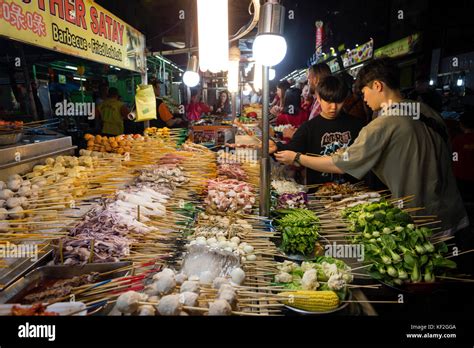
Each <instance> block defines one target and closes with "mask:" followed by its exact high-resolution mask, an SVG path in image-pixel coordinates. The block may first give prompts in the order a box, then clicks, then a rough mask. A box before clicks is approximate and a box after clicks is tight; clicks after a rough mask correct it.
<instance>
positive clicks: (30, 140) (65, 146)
mask: <svg viewBox="0 0 474 348" xmlns="http://www.w3.org/2000/svg"><path fill="white" fill-rule="evenodd" d="M76 148H77V146H73V145H72V138H71V137H65V136H62V135H59V134H55V135H52V136H51V135H32V136H26V137H25V138H24V139H23V140H22V141H21V142H20V143H17V144H14V145H7V146H1V147H0V180H6V179H7V178H8V176H10V175H12V174H23V173H27V172H29V171H31V169H32V168H33V167H34V166H35V165H36V164H38V163H39V162H40V161H42V160H44V159H45V158H47V157H55V156H59V155H73V154H74V151H75V150H76Z"/></svg>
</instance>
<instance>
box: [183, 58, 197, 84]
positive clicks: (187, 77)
mask: <svg viewBox="0 0 474 348" xmlns="http://www.w3.org/2000/svg"><path fill="white" fill-rule="evenodd" d="M199 81H200V77H199V72H198V59H197V57H196V56H191V57H190V58H189V62H188V68H187V69H186V72H185V73H184V75H183V82H184V84H185V85H186V86H188V87H191V88H192V87H196V86H197V85H198V84H199Z"/></svg>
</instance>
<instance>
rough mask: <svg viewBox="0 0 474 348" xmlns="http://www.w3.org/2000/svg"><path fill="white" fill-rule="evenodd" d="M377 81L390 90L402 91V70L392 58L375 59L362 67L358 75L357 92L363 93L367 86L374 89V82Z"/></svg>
mask: <svg viewBox="0 0 474 348" xmlns="http://www.w3.org/2000/svg"><path fill="white" fill-rule="evenodd" d="M376 80H378V81H382V82H383V83H385V84H386V85H387V87H388V88H390V89H393V90H399V89H400V70H399V68H398V66H397V64H395V62H394V61H393V59H392V58H386V57H383V58H379V59H375V60H373V61H371V62H369V63H367V65H365V66H364V67H362V68H361V69H360V71H359V74H358V75H357V81H356V87H357V90H359V91H362V89H363V88H364V87H366V86H369V87H372V86H371V84H372V82H374V81H376Z"/></svg>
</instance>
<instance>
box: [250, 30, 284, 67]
mask: <svg viewBox="0 0 474 348" xmlns="http://www.w3.org/2000/svg"><path fill="white" fill-rule="evenodd" d="M287 49H288V46H287V44H286V40H285V38H284V37H283V36H280V35H274V34H261V35H258V36H257V37H256V38H255V41H254V43H253V56H254V57H255V60H256V61H257V62H258V63H260V64H261V65H265V66H274V65H277V64H279V63H280V62H281V61H282V60H283V58H285V56H286V51H287Z"/></svg>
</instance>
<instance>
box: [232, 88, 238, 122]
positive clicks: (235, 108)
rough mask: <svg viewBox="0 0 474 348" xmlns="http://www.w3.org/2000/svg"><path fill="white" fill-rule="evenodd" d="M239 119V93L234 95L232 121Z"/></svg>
mask: <svg viewBox="0 0 474 348" xmlns="http://www.w3.org/2000/svg"><path fill="white" fill-rule="evenodd" d="M236 117H237V93H236V92H234V93H232V119H233V120H234V119H235V118H236Z"/></svg>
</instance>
